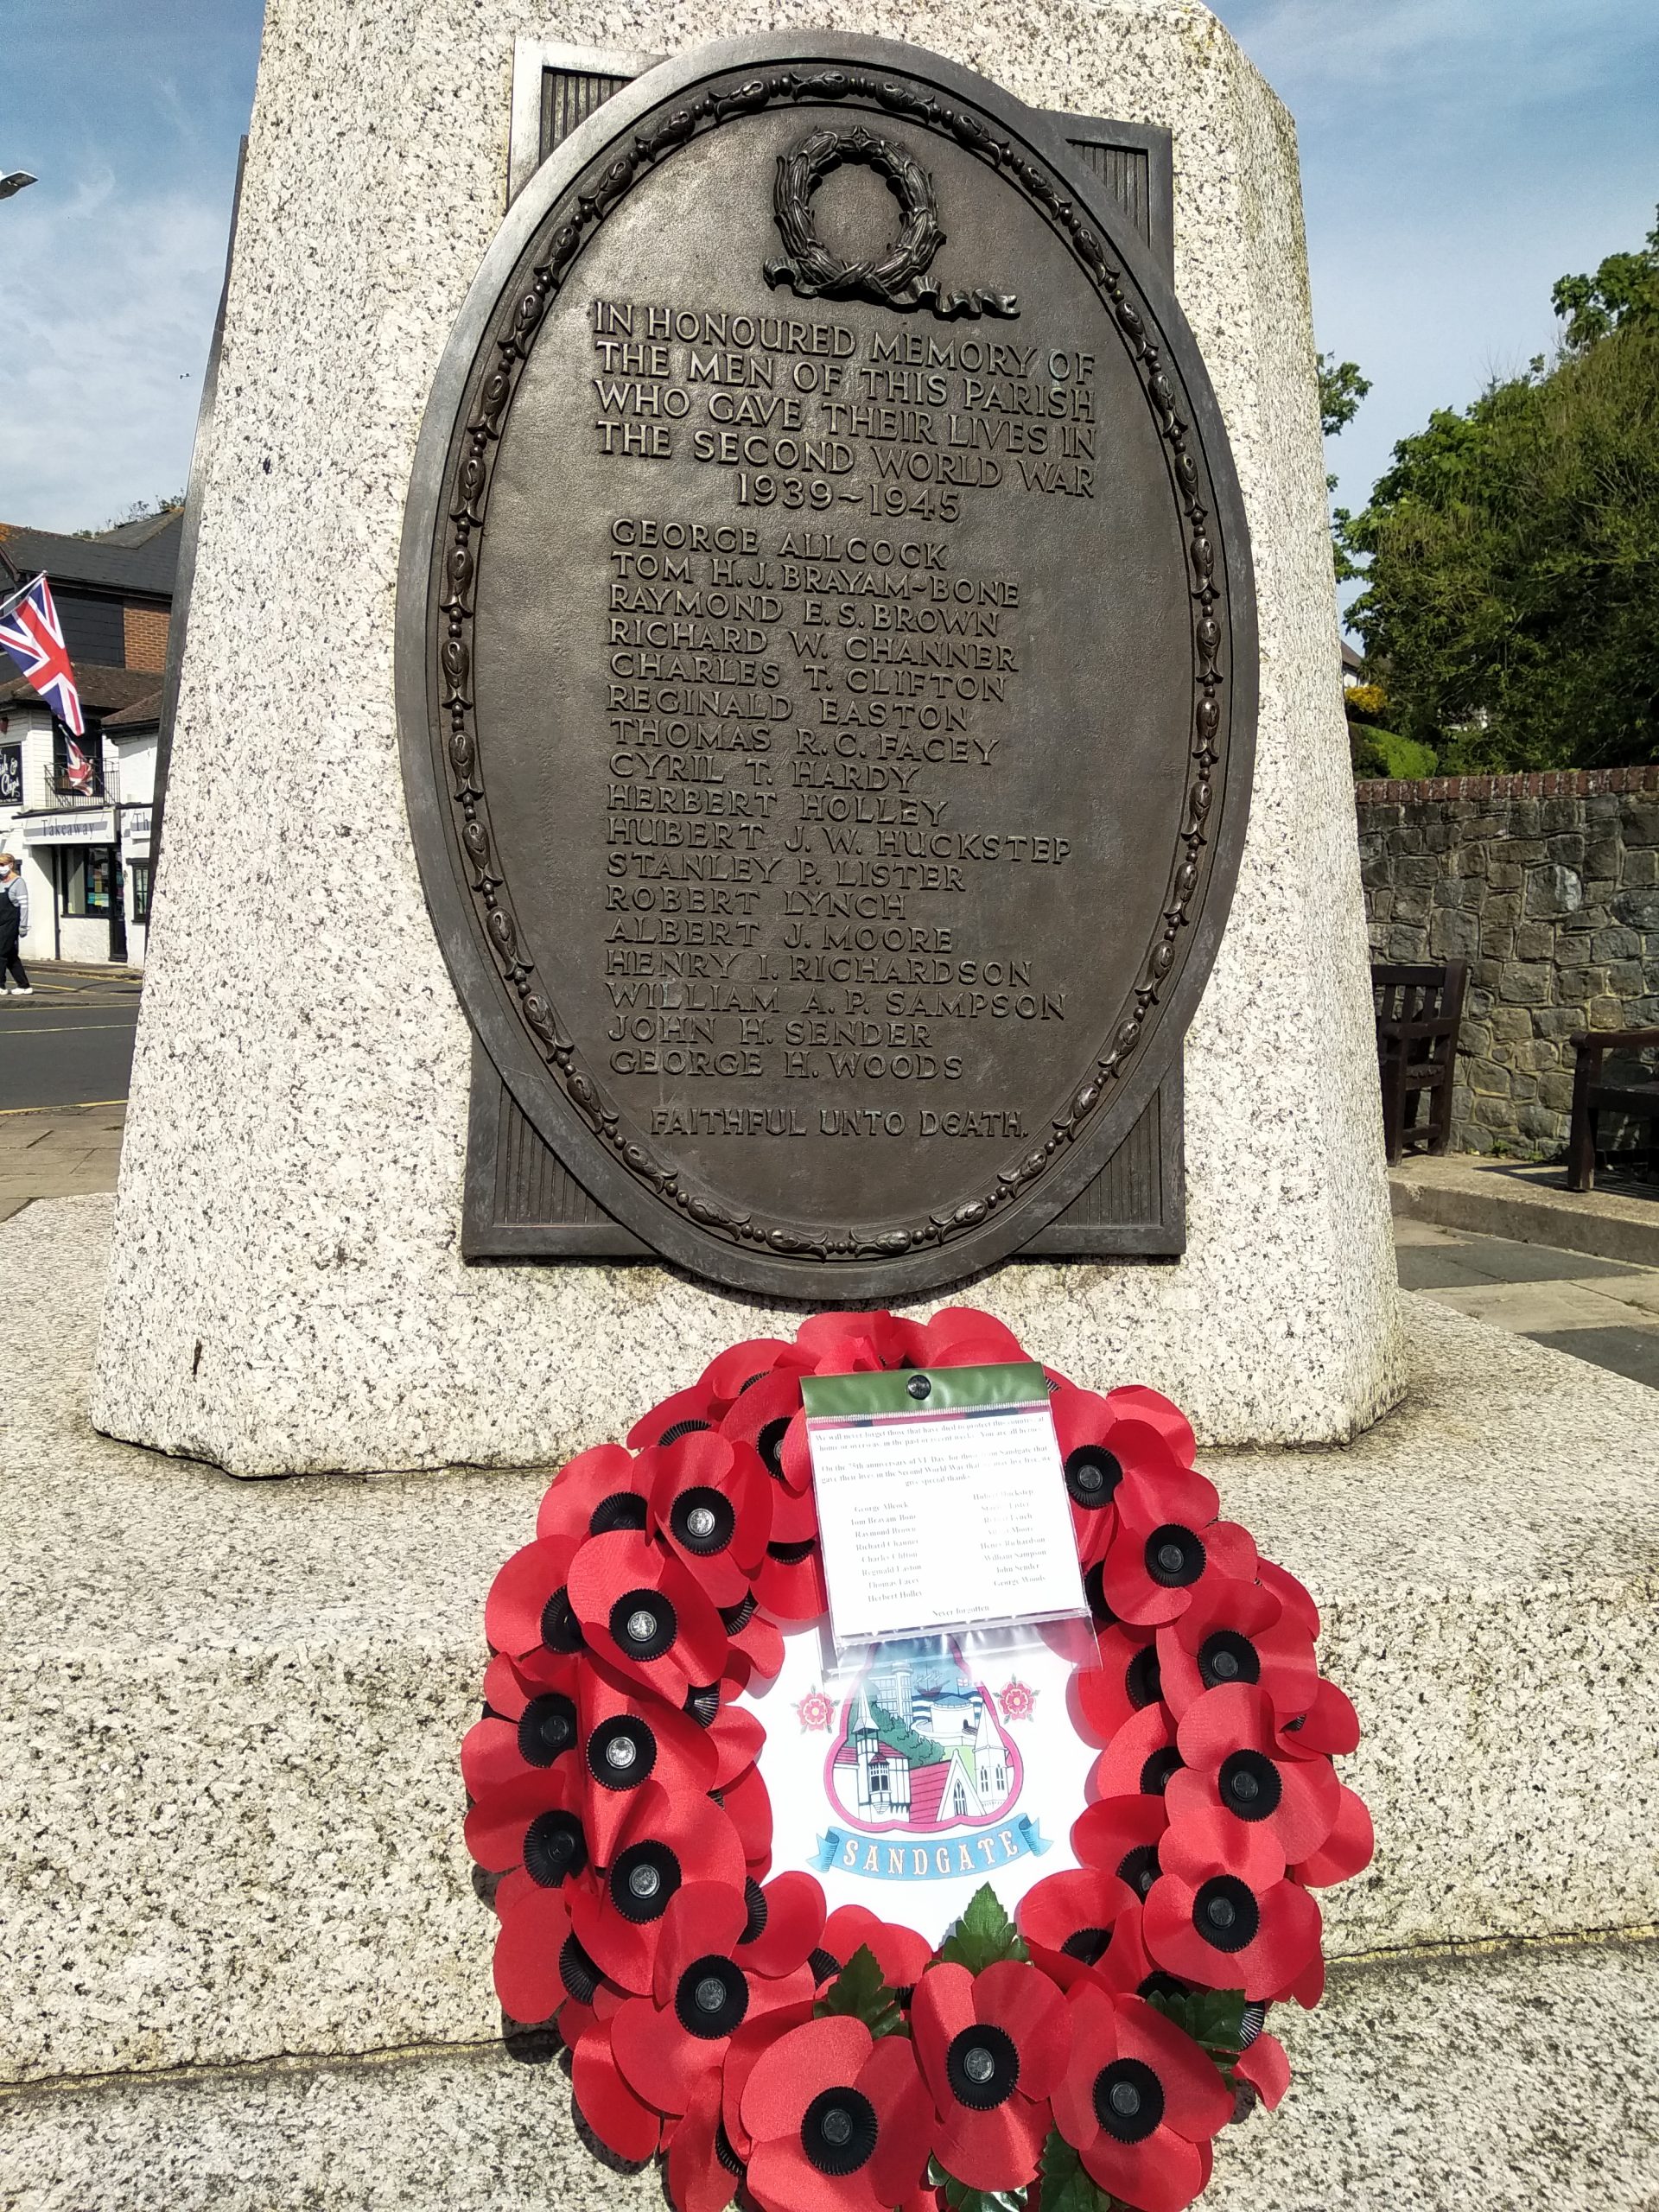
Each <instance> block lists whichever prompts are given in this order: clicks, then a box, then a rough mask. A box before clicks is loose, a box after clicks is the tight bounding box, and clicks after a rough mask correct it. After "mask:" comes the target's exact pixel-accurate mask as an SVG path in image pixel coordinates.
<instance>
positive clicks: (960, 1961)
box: [935, 1882, 1031, 1974]
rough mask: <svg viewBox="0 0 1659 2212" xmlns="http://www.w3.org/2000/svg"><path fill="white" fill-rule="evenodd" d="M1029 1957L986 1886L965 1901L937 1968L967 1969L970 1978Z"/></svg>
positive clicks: (1018, 1935) (992, 1890) (1017, 1930)
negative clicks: (966, 1907)
mask: <svg viewBox="0 0 1659 2212" xmlns="http://www.w3.org/2000/svg"><path fill="white" fill-rule="evenodd" d="M1030 1956H1031V1954H1030V1952H1029V1951H1027V1948H1026V1947H1025V1945H1024V1944H1023V1943H1022V1942H1020V1931H1019V1929H1017V1928H1016V1927H1015V1926H1014V1923H1013V1922H1012V1921H1011V1920H1010V1919H1009V1918H1008V1916H1007V1913H1006V1912H1004V1911H1003V1910H1002V1908H1001V1905H1000V1904H998V1902H997V1897H996V1891H995V1890H994V1889H993V1888H992V1887H991V1885H990V1884H989V1883H988V1882H987V1883H985V1884H984V1885H982V1887H981V1888H979V1889H977V1890H976V1891H974V1894H973V1895H972V1897H969V1900H968V1910H966V1911H965V1912H964V1913H963V1916H962V1918H961V1919H960V1920H959V1921H958V1922H957V1924H956V1926H955V1927H954V1928H953V1929H951V1931H950V1935H949V1936H946V1938H945V1939H944V1942H943V1943H941V1944H940V1946H939V1948H938V1952H937V1953H936V1955H935V1963H936V1964H938V1965H947V1964H948V1965H952V1966H959V1967H967V1969H968V1971H969V1974H983V1973H984V1971H985V1969H986V1967H994V1966H995V1965H996V1964H997V1962H998V1961H1000V1960H1002V1959H1018V1960H1020V1961H1021V1962H1024V1961H1027V1960H1028V1959H1029V1958H1030Z"/></svg>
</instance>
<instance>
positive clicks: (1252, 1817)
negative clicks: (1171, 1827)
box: [1165, 1682, 1342, 1866]
mask: <svg viewBox="0 0 1659 2212" xmlns="http://www.w3.org/2000/svg"><path fill="white" fill-rule="evenodd" d="M1176 1742H1177V1744H1178V1745H1179V1749H1180V1754H1181V1757H1182V1758H1183V1760H1184V1761H1185V1766H1184V1767H1183V1768H1182V1770H1181V1771H1180V1772H1179V1774H1173V1775H1172V1776H1171V1777H1170V1779H1169V1786H1168V1788H1167V1789H1166V1792H1165V1797H1166V1802H1167V1803H1168V1806H1169V1817H1170V1819H1171V1820H1172V1821H1176V1822H1179V1821H1182V1820H1184V1819H1185V1818H1186V1817H1187V1816H1188V1815H1190V1814H1193V1813H1197V1812H1201V1811H1202V1810H1203V1809H1204V1808H1205V1807H1206V1806H1215V1807H1216V1808H1218V1809H1221V1810H1224V1811H1225V1812H1226V1813H1227V1814H1228V1815H1229V1816H1230V1818H1232V1819H1234V1820H1237V1821H1244V1822H1247V1823H1249V1824H1250V1825H1251V1826H1254V1827H1259V1829H1260V1831H1261V1833H1262V1834H1263V1835H1269V1836H1271V1837H1272V1838H1273V1840H1274V1845H1275V1846H1276V1847H1277V1848H1278V1849H1279V1850H1280V1851H1281V1853H1283V1854H1284V1859H1285V1862H1286V1864H1287V1866H1288V1865H1294V1862H1295V1861H1296V1860H1297V1859H1306V1858H1309V1857H1311V1856H1312V1855H1313V1853H1314V1852H1316V1851H1317V1850H1318V1849H1319V1847H1320V1846H1321V1845H1322V1844H1323V1843H1324V1842H1325V1838H1326V1837H1327V1836H1328V1835H1329V1834H1330V1833H1331V1831H1332V1827H1334V1826H1335V1824H1336V1818H1337V1808H1338V1802H1339V1800H1340V1798H1341V1795H1342V1784H1341V1783H1339V1782H1338V1780H1337V1777H1336V1770H1335V1769H1334V1768H1333V1767H1332V1764H1331V1762H1330V1760H1329V1759H1323V1758H1319V1759H1309V1758H1287V1757H1286V1755H1285V1753H1284V1752H1283V1751H1281V1749H1280V1746H1279V1742H1278V1738H1276V1736H1275V1735H1274V1726H1273V1706H1272V1702H1271V1700H1269V1699H1268V1694H1267V1692H1266V1691H1265V1690H1263V1689H1261V1688H1256V1687H1255V1686H1254V1685H1251V1684H1249V1683H1245V1682H1237V1683H1234V1684H1232V1685H1230V1687H1228V1688H1223V1689H1215V1690H1207V1691H1206V1692H1205V1694H1204V1695H1203V1696H1202V1697H1201V1698H1199V1699H1198V1700H1196V1702H1195V1703H1193V1704H1192V1705H1190V1706H1189V1707H1187V1709H1186V1712H1185V1715H1184V1716H1183V1718H1182V1719H1181V1722H1180V1725H1179V1729H1178V1731H1177V1734H1176Z"/></svg>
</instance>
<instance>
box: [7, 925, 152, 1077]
mask: <svg viewBox="0 0 1659 2212" xmlns="http://www.w3.org/2000/svg"><path fill="white" fill-rule="evenodd" d="M29 981H30V982H32V983H33V984H34V986H35V995H34V997H33V998H31V999H24V998H18V997H16V996H13V995H8V996H6V997H4V998H0V1113H16V1112H17V1111H18V1110H19V1109H22V1108H24V1107H33V1106H92V1105H105V1104H109V1103H115V1102H117V1101H119V1100H121V1099H124V1098H125V1096H126V1095H127V1083H128V1078H129V1077H130V1075H131V1072H132V1039H133V1033H134V1032H135V1030H136V1029H137V1026H138V979H137V976H130V975H129V974H127V973H126V972H125V971H124V969H112V968H72V967H68V966H67V965H64V964H62V963H58V962H55V961H53V962H48V961H35V962H34V963H31V965H30V968H29Z"/></svg>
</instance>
